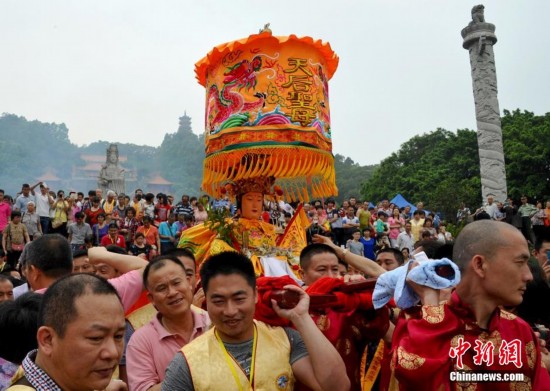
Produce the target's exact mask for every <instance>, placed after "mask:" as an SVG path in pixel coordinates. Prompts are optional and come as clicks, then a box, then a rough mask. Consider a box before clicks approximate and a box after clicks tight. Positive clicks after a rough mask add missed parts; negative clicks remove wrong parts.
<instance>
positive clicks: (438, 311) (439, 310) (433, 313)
mask: <svg viewBox="0 0 550 391" xmlns="http://www.w3.org/2000/svg"><path fill="white" fill-rule="evenodd" d="M422 318H423V319H424V320H425V321H426V322H428V323H432V324H435V323H441V322H442V321H443V319H444V318H445V309H444V307H443V305H423V306H422Z"/></svg>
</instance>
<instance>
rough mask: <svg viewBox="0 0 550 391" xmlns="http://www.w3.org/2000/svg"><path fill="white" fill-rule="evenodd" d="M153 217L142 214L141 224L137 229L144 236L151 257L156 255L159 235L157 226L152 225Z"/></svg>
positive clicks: (158, 247) (158, 249)
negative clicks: (149, 248)
mask: <svg viewBox="0 0 550 391" xmlns="http://www.w3.org/2000/svg"><path fill="white" fill-rule="evenodd" d="M152 221H153V219H152V218H151V217H149V216H148V215H146V216H143V225H142V226H141V227H139V228H138V229H137V232H142V233H143V235H144V236H145V242H146V243H147V244H149V245H150V246H151V257H154V256H156V255H157V252H159V251H160V236H159V231H158V229H157V227H155V226H154V225H152Z"/></svg>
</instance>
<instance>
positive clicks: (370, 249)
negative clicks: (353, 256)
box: [359, 237, 376, 261]
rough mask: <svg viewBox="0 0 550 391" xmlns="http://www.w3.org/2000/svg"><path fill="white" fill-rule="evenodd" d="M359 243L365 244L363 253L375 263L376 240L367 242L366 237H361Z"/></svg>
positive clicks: (372, 239)
mask: <svg viewBox="0 0 550 391" xmlns="http://www.w3.org/2000/svg"><path fill="white" fill-rule="evenodd" d="M359 241H360V242H361V243H363V252H364V255H365V257H366V258H368V259H372V260H373V261H374V260H375V259H376V255H375V254H374V245H375V244H376V241H375V240H374V238H370V239H369V240H367V239H365V238H364V237H361V238H360V239H359Z"/></svg>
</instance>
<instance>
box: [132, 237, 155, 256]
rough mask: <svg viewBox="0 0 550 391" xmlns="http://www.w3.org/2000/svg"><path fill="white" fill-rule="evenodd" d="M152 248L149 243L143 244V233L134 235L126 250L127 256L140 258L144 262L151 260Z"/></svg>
mask: <svg viewBox="0 0 550 391" xmlns="http://www.w3.org/2000/svg"><path fill="white" fill-rule="evenodd" d="M151 250H152V247H151V245H150V244H149V243H146V242H145V235H144V233H143V232H138V233H136V236H135V238H134V242H133V243H132V244H131V245H130V247H129V248H128V254H130V255H134V256H136V257H141V258H143V259H145V260H150V259H151Z"/></svg>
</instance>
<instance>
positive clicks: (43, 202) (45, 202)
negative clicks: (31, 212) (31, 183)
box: [35, 183, 54, 234]
mask: <svg viewBox="0 0 550 391" xmlns="http://www.w3.org/2000/svg"><path fill="white" fill-rule="evenodd" d="M49 190H50V189H48V187H47V185H46V184H45V183H40V194H36V195H35V202H36V213H37V214H38V216H39V217H40V227H41V231H42V234H47V233H48V232H49V231H50V226H51V219H50V208H51V207H52V205H53V203H54V199H53V197H52V196H50V193H49Z"/></svg>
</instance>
